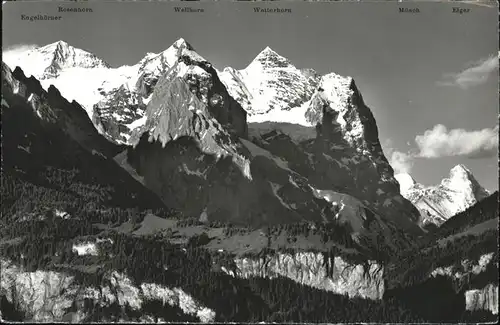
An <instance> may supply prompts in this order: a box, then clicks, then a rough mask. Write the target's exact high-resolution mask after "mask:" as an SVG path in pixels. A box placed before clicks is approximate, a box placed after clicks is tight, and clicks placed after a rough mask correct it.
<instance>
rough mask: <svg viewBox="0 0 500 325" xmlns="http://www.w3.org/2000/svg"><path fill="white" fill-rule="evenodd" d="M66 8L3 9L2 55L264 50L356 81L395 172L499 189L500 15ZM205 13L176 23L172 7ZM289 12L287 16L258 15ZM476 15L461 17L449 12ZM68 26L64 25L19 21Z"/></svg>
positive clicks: (442, 7)
mask: <svg viewBox="0 0 500 325" xmlns="http://www.w3.org/2000/svg"><path fill="white" fill-rule="evenodd" d="M60 5H61V3H59V4H58V3H55V2H49V3H47V2H35V3H33V2H30V3H26V2H24V3H23V2H16V3H4V4H3V17H2V18H3V22H2V27H3V31H2V36H3V45H2V48H3V52H5V51H6V50H7V51H8V53H15V50H16V49H18V48H20V47H23V46H28V47H29V46H33V45H40V46H42V45H46V44H49V43H53V42H56V41H58V40H64V41H66V42H68V43H69V44H70V45H72V46H75V47H78V48H82V49H85V50H87V51H90V52H92V53H94V54H96V55H97V56H98V57H100V58H102V59H104V60H105V61H107V62H108V63H109V64H111V65H112V66H115V67H117V66H120V65H124V64H127V65H133V64H135V63H137V62H138V61H139V60H140V59H141V58H143V57H144V55H145V54H146V53H147V52H155V53H157V52H160V51H163V50H165V49H167V48H168V47H169V46H170V45H171V44H172V43H173V42H174V41H175V40H177V39H178V38H180V37H182V38H184V39H186V40H187V41H188V42H189V43H190V44H191V45H193V47H194V48H195V49H196V51H197V52H198V53H199V54H200V55H202V56H203V57H204V58H205V59H207V60H208V61H210V62H212V63H213V64H214V65H215V66H216V67H217V68H218V69H222V68H224V67H225V66H231V67H233V68H236V69H242V68H245V67H246V66H247V65H248V64H249V63H250V62H251V61H252V60H253V58H254V57H255V56H256V55H257V54H258V53H259V52H260V51H261V50H262V49H264V48H265V47H266V46H269V47H271V48H272V49H273V50H275V51H276V52H278V53H279V54H280V55H282V56H284V57H286V58H288V59H289V60H290V61H291V62H292V63H293V64H294V65H295V66H296V67H298V68H313V69H315V70H316V71H318V72H319V73H321V74H326V73H329V72H335V73H338V74H340V75H344V76H351V77H353V78H354V80H355V82H356V84H357V86H358V88H359V89H360V91H361V93H362V95H363V98H364V100H365V103H366V104H367V105H368V106H369V107H370V108H371V110H372V112H373V114H374V116H375V119H376V121H377V126H378V130H379V138H380V142H381V143H382V145H383V148H384V152H385V154H386V157H387V158H388V160H389V161H390V162H391V164H392V166H393V168H394V169H395V170H396V172H409V173H410V174H411V175H412V176H413V177H414V178H415V180H416V181H417V182H420V183H422V184H424V185H434V184H438V183H439V182H440V181H441V179H442V178H444V177H446V176H448V173H449V170H450V169H451V168H452V167H453V166H455V165H457V164H464V165H465V166H467V167H468V168H469V169H470V170H471V171H472V172H473V174H474V175H475V177H476V178H477V179H478V181H479V182H480V183H481V184H482V185H483V186H484V187H486V188H487V189H488V190H490V191H493V190H497V189H498V151H497V148H498V121H499V120H498V118H499V115H498V89H499V88H498V86H499V81H498V53H499V52H498V9H497V8H495V7H487V6H474V5H466V4H460V5H457V4H456V3H455V4H449V3H418V4H412V5H411V6H409V5H406V6H407V7H418V8H419V11H420V12H419V13H418V14H411V13H399V12H398V8H399V7H400V6H402V5H401V4H398V3H395V2H390V3H380V2H364V3H339V2H337V3H302V2H286V3H285V2H272V3H255V2H244V3H241V2H240V3H229V2H214V3H193V2H182V3H172V2H162V3H159V2H148V3H138V2H103V3H92V2H89V3H79V4H71V3H65V4H64V6H65V7H88V8H92V9H93V12H92V13H57V7H58V6H60ZM179 5H183V6H190V7H193V8H194V7H196V8H204V9H205V12H204V13H202V14H200V13H175V12H174V10H173V7H174V6H179ZM256 6H259V7H268V8H276V7H282V8H290V9H292V13H291V14H262V13H254V11H253V8H254V7H256ZM457 6H460V7H461V8H468V9H470V11H469V12H467V13H463V14H457V13H453V12H452V7H457ZM22 14H24V15H28V16H29V15H36V14H42V15H59V14H60V15H62V19H61V21H57V22H55V21H36V22H29V21H23V20H21V18H20V17H21V15H22Z"/></svg>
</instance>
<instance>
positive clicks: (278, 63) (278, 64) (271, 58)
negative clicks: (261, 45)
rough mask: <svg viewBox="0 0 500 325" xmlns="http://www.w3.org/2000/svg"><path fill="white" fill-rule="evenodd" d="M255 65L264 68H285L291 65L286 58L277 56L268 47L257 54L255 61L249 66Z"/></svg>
mask: <svg viewBox="0 0 500 325" xmlns="http://www.w3.org/2000/svg"><path fill="white" fill-rule="evenodd" d="M256 63H257V64H259V65H261V66H262V67H264V68H287V67H290V66H291V65H292V64H291V62H290V61H289V60H288V59H287V58H285V57H283V56H281V55H279V54H278V53H277V52H276V51H274V50H273V49H271V48H270V47H269V46H266V48H265V49H263V50H262V51H261V52H260V53H259V54H257V56H256V57H255V59H253V61H252V63H250V65H252V64H256Z"/></svg>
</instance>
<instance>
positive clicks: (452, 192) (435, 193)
mask: <svg viewBox="0 0 500 325" xmlns="http://www.w3.org/2000/svg"><path fill="white" fill-rule="evenodd" d="M395 177H396V179H397V180H398V182H399V183H400V187H401V193H402V195H403V196H404V197H406V198H407V199H408V200H409V201H411V202H412V203H413V204H414V205H415V206H416V207H417V209H419V211H420V214H421V221H420V222H421V224H422V225H427V224H434V225H436V226H438V227H439V226H441V225H442V224H443V223H444V222H445V221H446V220H448V219H449V218H451V217H452V216H454V215H456V214H457V213H459V212H462V211H464V210H466V209H467V208H469V207H471V206H472V205H474V204H476V203H477V202H479V201H481V200H483V199H484V198H486V197H487V196H488V195H490V193H489V192H488V191H487V190H486V189H484V188H483V187H482V186H481V185H480V184H479V182H478V181H477V180H476V179H475V178H474V175H473V174H472V172H471V171H470V170H469V169H468V168H467V167H465V166H464V165H457V166H455V167H453V168H452V169H451V170H450V175H449V177H448V178H445V179H443V180H442V181H441V183H440V184H439V185H436V186H428V187H426V186H423V185H421V184H419V183H417V182H416V181H415V180H414V179H413V178H412V177H411V176H410V175H408V174H398V175H396V176H395Z"/></svg>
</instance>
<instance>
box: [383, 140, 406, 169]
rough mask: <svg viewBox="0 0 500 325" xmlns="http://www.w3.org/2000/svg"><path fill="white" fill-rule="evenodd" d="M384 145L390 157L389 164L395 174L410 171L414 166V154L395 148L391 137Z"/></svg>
mask: <svg viewBox="0 0 500 325" xmlns="http://www.w3.org/2000/svg"><path fill="white" fill-rule="evenodd" d="M383 147H384V148H385V149H384V151H385V152H386V153H387V157H388V158H389V164H390V165H391V167H392V169H394V174H401V173H408V174H409V173H410V172H411V169H412V167H413V154H411V153H410V152H408V153H404V152H401V151H398V150H395V149H394V148H393V142H392V140H391V139H387V140H386V141H385V142H384V144H383Z"/></svg>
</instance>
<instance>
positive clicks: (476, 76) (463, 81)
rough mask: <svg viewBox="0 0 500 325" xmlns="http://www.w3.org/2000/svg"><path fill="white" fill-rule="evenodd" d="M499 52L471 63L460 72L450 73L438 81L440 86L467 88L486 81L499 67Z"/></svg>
mask: <svg viewBox="0 0 500 325" xmlns="http://www.w3.org/2000/svg"><path fill="white" fill-rule="evenodd" d="M498 60H499V54H498V53H497V54H495V55H491V56H489V57H488V58H485V59H481V60H479V61H477V62H474V63H472V64H470V66H469V67H468V68H466V69H465V70H463V71H462V72H458V73H448V74H445V75H444V76H443V79H444V80H442V81H438V82H437V84H438V85H440V86H458V87H460V88H462V89H467V88H470V87H473V86H477V85H480V84H483V83H485V82H486V81H487V80H488V78H489V76H490V75H491V74H493V72H494V71H495V70H496V69H498Z"/></svg>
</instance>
